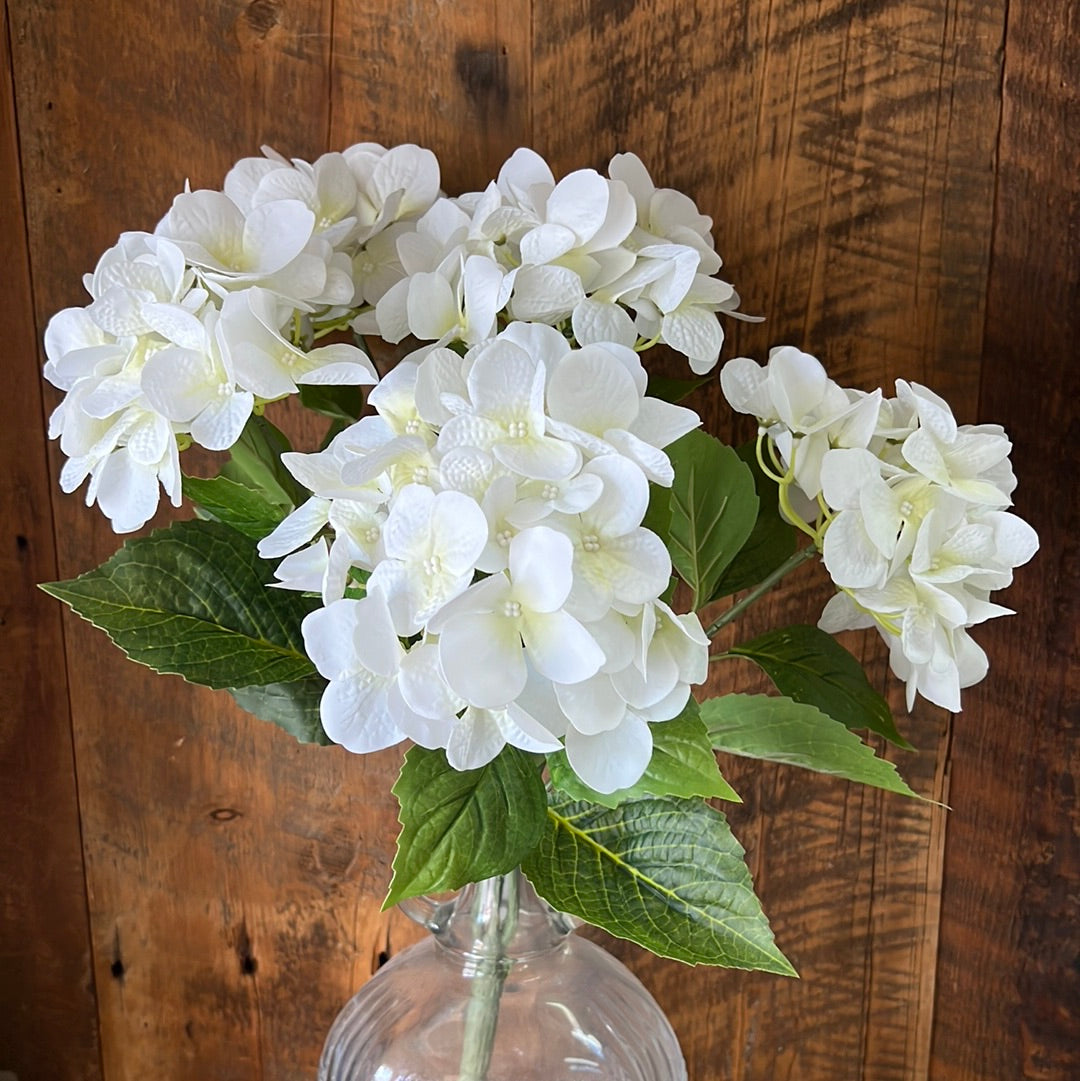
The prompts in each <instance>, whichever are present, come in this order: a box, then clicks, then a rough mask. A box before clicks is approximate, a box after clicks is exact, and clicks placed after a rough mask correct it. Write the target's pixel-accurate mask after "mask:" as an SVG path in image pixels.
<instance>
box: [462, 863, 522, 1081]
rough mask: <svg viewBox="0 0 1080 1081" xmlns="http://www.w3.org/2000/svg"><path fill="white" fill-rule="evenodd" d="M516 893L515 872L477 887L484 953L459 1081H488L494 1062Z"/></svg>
mask: <svg viewBox="0 0 1080 1081" xmlns="http://www.w3.org/2000/svg"><path fill="white" fill-rule="evenodd" d="M517 894H518V880H517V877H516V875H515V874H513V873H511V874H508V875H503V876H502V877H501V878H492V879H488V880H487V881H485V882H480V883H478V884H477V887H476V899H475V904H474V908H473V926H474V928H475V932H474V939H475V941H476V942H477V943H478V945H479V956H478V957H477V958H476V964H475V968H474V969H473V971H472V972H471V973H470V982H469V1003H468V1005H467V1006H466V1008H465V1032H464V1034H463V1036H462V1043H461V1066H460V1069H459V1070H458V1076H459V1081H485V1079H486V1077H487V1071H488V1067H489V1066H490V1065H491V1052H492V1049H493V1048H494V1046H495V1029H496V1027H497V1025H498V1023H499V1000H500V998H501V997H502V989H503V984H504V983H505V982H506V974H507V972H508V971H509V968H510V961H509V960H508V959H507V957H506V946H507V944H508V942H509V941H510V939H511V938H512V937H513V934H514V931H515V924H516V923H517V911H518V896H517ZM504 912H505V916H504V915H503V913H504Z"/></svg>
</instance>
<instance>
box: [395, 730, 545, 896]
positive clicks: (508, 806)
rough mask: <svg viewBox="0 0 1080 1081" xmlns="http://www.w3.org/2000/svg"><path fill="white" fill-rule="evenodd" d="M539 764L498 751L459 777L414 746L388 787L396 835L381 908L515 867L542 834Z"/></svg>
mask: <svg viewBox="0 0 1080 1081" xmlns="http://www.w3.org/2000/svg"><path fill="white" fill-rule="evenodd" d="M540 762H541V760H540V759H539V758H538V757H536V756H535V755H530V754H526V753H525V752H524V751H519V750H518V749H517V748H515V747H504V748H503V750H502V752H501V753H500V754H499V756H498V757H497V758H495V759H493V760H492V761H491V762H489V763H488V764H487V765H486V766H482V767H481V768H480V769H470V770H464V771H459V770H456V769H454V768H453V767H452V766H451V765H450V764H449V763H448V762H447V761H446V754H445V753H444V752H443V751H441V750H436V751H429V750H426V749H425V748H423V747H413V748H412V749H411V750H410V751H409V753H408V754H407V755H406V756H405V763H404V765H403V766H402V768H401V776H400V777H398V780H397V783H396V784H395V785H394V795H395V796H397V798H398V803H399V804H400V805H401V814H400V815H399V819H400V821H401V833H400V835H399V836H398V842H397V855H396V856H395V857H394V877H393V880H392V881H391V883H390V892H389V894H388V895H387V898H386V901H385V902H384V904H383V908H384V909H386V908H389V907H390V906H391V905H394V904H396V903H397V902H398V901H401V900H403V899H404V898H406V897H415V896H416V895H417V894H419V893H436V892H438V891H439V890H455V889H458V888H459V887H461V886H464V885H465V884H466V883H469V882H478V881H479V880H480V879H482V878H491V877H492V876H493V875H501V874H505V873H506V872H507V871H512V870H513V869H514V868H515V867H517V865H518V864H519V863H521V861H522V860H523V859H524V858H525V856H526V855H528V853H529V852H531V851H532V850H533V849H534V848H535V847H536V844H537V842H538V841H539V839H540V836H541V834H542V832H543V830H544V824H545V817H544V812H545V807H546V805H547V799H546V796H545V793H544V782H543V779H542V777H541V776H540Z"/></svg>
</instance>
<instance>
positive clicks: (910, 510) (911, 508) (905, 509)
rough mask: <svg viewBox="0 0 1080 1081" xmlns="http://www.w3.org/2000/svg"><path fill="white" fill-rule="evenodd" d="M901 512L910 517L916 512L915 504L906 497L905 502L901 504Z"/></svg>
mask: <svg viewBox="0 0 1080 1081" xmlns="http://www.w3.org/2000/svg"><path fill="white" fill-rule="evenodd" d="M900 513H901V514H902V515H903V516H904V517H905V518H910V517H911V516H912V515H913V514H914V513H915V504H914V503H912V502H911V500H910V499H905V500H904V502H903V503H901V504H900Z"/></svg>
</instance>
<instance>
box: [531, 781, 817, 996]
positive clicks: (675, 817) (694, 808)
mask: <svg viewBox="0 0 1080 1081" xmlns="http://www.w3.org/2000/svg"><path fill="white" fill-rule="evenodd" d="M523 867H524V870H525V873H526V874H527V875H528V877H529V879H530V881H531V882H532V883H533V885H534V886H535V887H536V889H537V891H538V892H539V893H540V894H541V896H542V897H544V899H545V900H547V901H548V903H549V904H551V905H553V906H554V907H555V908H558V909H560V910H562V911H564V912H569V913H571V914H572V915H575V916H578V917H580V918H581V919H583V920H586V921H588V922H589V923H593V924H596V925H597V926H599V927H602V928H603V929H604V930H606V931H608V932H610V933H611V934H613V935H616V936H617V937H619V938H626V939H630V940H631V941H633V942H636V943H638V945H640V946H644V947H645V949H647V950H651V951H652V952H653V953H656V954H659V955H660V956H662V957H671V958H674V959H675V960H679V961H685V962H687V963H688V964H706V965H722V966H724V967H727V968H742V969H758V970H761V971H765V972H775V973H778V974H781V975H787V976H794V975H796V973H795V970H794V969H793V968H792V967H791V965H790V963H789V962H788V961H787V959H786V958H785V957H784V955H783V954H782V953H780V951H779V950H778V949H777V948H776V945H775V943H774V942H773V935H772V931H771V930H770V929H769V924H768V921H767V920H766V918H765V915H764V913H763V912H762V910H761V905H760V903H759V901H758V899H757V897H756V896H755V894H754V888H753V883H752V882H751V879H750V872H749V871H748V870H747V868H746V864H745V862H744V861H743V849H742V846H741V845H740V844H739V842H738V841H737V840H736V839H735V836H734V835H733V834H732V832H731V830H730V828H729V827H728V824H727V820H726V819H725V817H724V816H723V815H722V814H721V813H720V812H719V811H715V810H713V809H712V808H711V807H710V806H709V805H708V804H706V803H703V802H702V801H700V800H682V799H672V798H667V797H665V798H652V797H650V798H646V799H642V800H634V801H631V802H629V803H624V804H622V805H621V806H620V807H618V808H616V809H614V810H612V809H608V808H603V807H597V806H596V805H594V804H589V803H579V802H575V801H572V800H569V799H567V798H565V797H563V796H561V795H560V794H558V793H552V794H551V798H550V803H549V806H548V828H547V830H546V832H545V834H544V836H543V837H542V839H541V841H540V844H539V846H538V847H537V849H536V850H535V852H534V853H533V854H532V855H531V856H530V857H529V858H528V859H527V860H526V861H525V862H524V864H523Z"/></svg>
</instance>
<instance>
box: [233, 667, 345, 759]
mask: <svg viewBox="0 0 1080 1081" xmlns="http://www.w3.org/2000/svg"><path fill="white" fill-rule="evenodd" d="M325 689H326V680H325V679H323V678H322V676H308V677H307V678H306V679H297V680H293V681H292V682H291V683H268V684H267V685H266V686H264V687H230V688H229V694H231V695H232V696H233V698H235V699H236V702H237V705H239V706H240V708H241V709H246V710H247V711H248V713H252V714H254V715H255V716H256V717H258V718H259V719H260V720H263V721H270V722H271V723H272V724H276V725H277V726H278V727H279V728H284V729H285V731H286V732H288V733H289V735H290V736H292V737H293V738H294V739H297V740H299V741H300V742H301V743H321V744H322V745H323V746H326V745H327V744H329V743H330V742H331V740H330V737H329V736H327V734H326V733H325V732H324V731H323V726H322V721H321V719H320V717H319V702H320V701H321V699H322V694H323V691H324V690H325Z"/></svg>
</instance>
